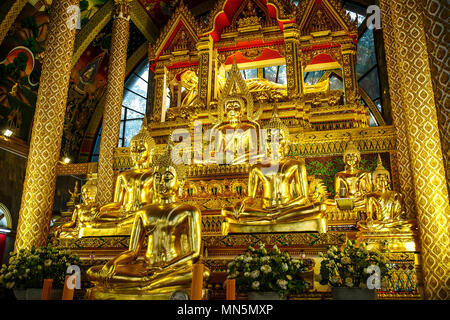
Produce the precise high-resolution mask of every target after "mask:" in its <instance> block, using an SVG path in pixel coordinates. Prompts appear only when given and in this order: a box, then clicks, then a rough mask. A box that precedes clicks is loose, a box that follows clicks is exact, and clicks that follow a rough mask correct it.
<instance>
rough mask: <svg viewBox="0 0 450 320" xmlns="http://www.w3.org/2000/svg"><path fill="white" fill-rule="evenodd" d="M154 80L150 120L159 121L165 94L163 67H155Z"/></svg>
mask: <svg viewBox="0 0 450 320" xmlns="http://www.w3.org/2000/svg"><path fill="white" fill-rule="evenodd" d="M153 81H154V83H155V84H154V96H153V97H154V101H153V112H152V117H151V118H152V121H154V122H161V117H162V109H163V107H164V108H165V107H166V106H165V98H166V96H167V94H165V93H166V92H167V91H166V90H167V88H166V84H165V82H166V79H165V72H164V67H158V66H157V67H156V69H155V76H154V77H153Z"/></svg>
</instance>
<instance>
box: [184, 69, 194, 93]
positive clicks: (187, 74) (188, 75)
mask: <svg viewBox="0 0 450 320" xmlns="http://www.w3.org/2000/svg"><path fill="white" fill-rule="evenodd" d="M180 81H181V85H182V86H183V87H185V88H186V90H188V91H192V90H194V89H195V88H197V85H198V77H197V75H196V74H195V72H194V71H191V70H186V71H184V72H183V73H182V74H181V76H180Z"/></svg>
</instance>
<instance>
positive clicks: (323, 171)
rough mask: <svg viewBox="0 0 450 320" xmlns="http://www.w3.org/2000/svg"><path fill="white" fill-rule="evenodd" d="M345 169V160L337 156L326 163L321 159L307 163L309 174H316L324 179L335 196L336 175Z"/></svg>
mask: <svg viewBox="0 0 450 320" xmlns="http://www.w3.org/2000/svg"><path fill="white" fill-rule="evenodd" d="M343 169H344V162H343V161H342V158H335V159H333V160H330V161H327V162H325V163H323V162H320V161H311V162H310V163H309V164H307V165H306V170H307V172H308V174H309V175H315V176H316V177H317V178H320V179H322V181H323V183H324V184H325V185H326V186H327V189H328V191H329V192H330V194H331V196H334V194H335V191H334V176H335V175H336V173H338V172H339V171H342V170H343Z"/></svg>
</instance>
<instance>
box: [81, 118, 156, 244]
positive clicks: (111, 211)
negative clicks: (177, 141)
mask: <svg viewBox="0 0 450 320" xmlns="http://www.w3.org/2000/svg"><path fill="white" fill-rule="evenodd" d="M154 148H155V141H154V140H153V138H152V136H151V135H150V133H149V132H148V130H147V121H146V118H144V121H143V122H142V126H141V129H140V131H139V133H138V134H136V135H135V136H133V137H132V138H131V141H130V159H131V162H132V163H133V168H132V169H130V170H126V171H123V172H121V173H120V174H119V175H118V176H117V179H116V185H115V189H114V190H115V191H114V201H113V202H112V203H109V204H106V205H104V206H102V207H101V208H100V209H99V210H98V211H97V212H96V214H95V216H94V217H93V219H92V221H91V223H90V224H89V225H87V226H86V227H83V228H82V230H81V231H80V237H81V236H98V235H119V234H124V235H129V234H130V232H131V226H132V223H133V218H134V213H135V212H136V210H138V209H140V208H141V207H142V206H144V205H146V204H150V203H152V201H153V188H152V180H153V175H152V169H151V168H150V165H151V163H152V161H153V155H154Z"/></svg>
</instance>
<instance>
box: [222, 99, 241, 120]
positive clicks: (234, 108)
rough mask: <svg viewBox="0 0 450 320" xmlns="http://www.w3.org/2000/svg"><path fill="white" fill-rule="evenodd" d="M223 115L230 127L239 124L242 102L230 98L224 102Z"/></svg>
mask: <svg viewBox="0 0 450 320" xmlns="http://www.w3.org/2000/svg"><path fill="white" fill-rule="evenodd" d="M224 104H225V113H226V116H227V119H228V121H229V122H230V124H231V125H236V124H238V123H239V122H240V120H241V116H242V107H243V106H244V100H242V99H241V98H238V97H230V98H228V99H226V100H225V103H224Z"/></svg>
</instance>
